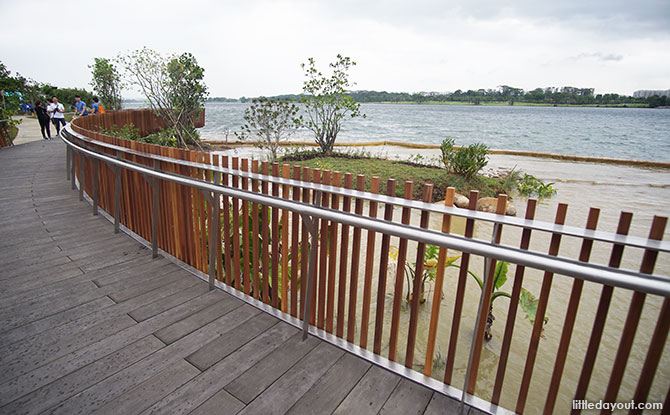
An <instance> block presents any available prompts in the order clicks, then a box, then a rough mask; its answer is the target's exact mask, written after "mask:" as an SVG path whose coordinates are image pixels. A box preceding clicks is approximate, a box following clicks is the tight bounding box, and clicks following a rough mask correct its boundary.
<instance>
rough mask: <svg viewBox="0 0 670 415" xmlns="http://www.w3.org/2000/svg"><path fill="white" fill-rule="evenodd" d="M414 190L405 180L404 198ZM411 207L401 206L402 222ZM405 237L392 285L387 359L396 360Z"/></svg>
mask: <svg viewBox="0 0 670 415" xmlns="http://www.w3.org/2000/svg"><path fill="white" fill-rule="evenodd" d="M413 191H414V183H413V182H410V181H406V182H405V193H404V197H405V199H408V200H411V199H412V193H413ZM411 213H412V212H411V209H410V208H408V207H403V208H402V219H401V220H402V224H403V225H409V221H410V219H411ZM407 243H408V241H407V239H400V242H399V244H398V262H397V264H396V276H395V285H394V287H393V311H392V315H391V335H390V340H389V360H391V361H394V362H395V361H396V352H397V347H398V331H399V329H400V306H401V305H402V292H403V289H404V288H403V285H404V283H405V262H406V261H407ZM408 289H409V288H408Z"/></svg>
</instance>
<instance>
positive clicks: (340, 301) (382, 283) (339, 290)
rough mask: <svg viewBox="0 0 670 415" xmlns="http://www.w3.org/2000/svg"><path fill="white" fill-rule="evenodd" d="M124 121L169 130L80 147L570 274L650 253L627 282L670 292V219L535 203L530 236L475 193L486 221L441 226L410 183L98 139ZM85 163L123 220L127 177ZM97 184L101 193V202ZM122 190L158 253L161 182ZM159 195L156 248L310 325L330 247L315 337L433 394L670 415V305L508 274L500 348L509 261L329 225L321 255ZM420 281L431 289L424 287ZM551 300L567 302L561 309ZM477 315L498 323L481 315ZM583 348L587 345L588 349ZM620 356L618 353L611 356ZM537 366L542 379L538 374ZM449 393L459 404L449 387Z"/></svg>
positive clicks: (239, 210) (139, 113)
mask: <svg viewBox="0 0 670 415" xmlns="http://www.w3.org/2000/svg"><path fill="white" fill-rule="evenodd" d="M125 123H133V124H134V125H135V126H136V127H138V128H139V129H140V131H141V132H142V133H143V134H146V133H150V132H153V131H155V129H156V128H159V127H160V125H159V122H158V121H157V120H156V118H155V117H154V116H153V115H152V114H151V112H150V111H146V110H136V111H122V112H108V113H106V114H103V115H98V116H95V117H83V118H79V119H77V120H75V121H74V122H73V123H72V129H73V130H74V131H75V132H76V133H78V134H81V135H82V136H84V137H85V139H83V138H82V137H79V139H74V138H73V139H74V141H75V142H77V143H78V145H80V146H83V147H87V148H90V149H93V150H94V151H97V152H100V153H104V154H108V155H111V156H113V157H118V158H121V159H123V160H127V161H129V162H132V163H136V164H139V165H144V166H147V167H150V168H153V169H156V170H160V171H164V172H167V173H173V174H179V175H181V176H186V177H191V178H195V179H199V180H202V181H207V182H211V183H215V184H218V185H223V186H232V187H234V188H239V189H244V190H248V191H251V192H260V193H262V194H266V195H272V196H275V197H278V198H284V199H289V200H292V201H296V202H302V203H306V204H312V205H318V206H321V207H322V208H323V209H334V210H338V211H341V212H349V213H351V214H354V215H357V216H367V217H371V218H379V219H383V220H385V221H393V222H397V223H402V224H405V225H408V226H413V227H415V228H417V229H421V228H423V229H429V228H431V227H433V228H434V227H435V225H434V224H432V223H431V220H432V221H433V222H434V221H435V220H436V219H437V221H438V230H439V231H441V232H443V233H445V234H455V233H460V234H462V235H463V236H464V238H465V239H466V240H469V239H474V238H476V237H477V236H481V235H490V238H491V242H490V243H491V244H492V245H501V244H502V245H505V244H508V245H511V244H512V243H510V242H509V240H511V239H514V238H517V239H516V240H517V241H519V242H514V244H516V246H517V247H518V249H519V251H522V252H538V253H542V254H545V255H546V254H548V256H551V257H557V258H562V257H563V256H561V255H559V248H560V247H561V243H562V241H565V240H568V239H569V240H572V241H573V244H572V245H574V246H575V247H576V248H575V249H574V251H578V256H576V257H574V258H566V260H572V261H578V262H579V263H581V264H590V263H591V262H592V261H591V253H592V251H593V250H594V243H595V244H596V246H597V248H598V249H599V250H600V251H601V252H606V254H607V255H608V256H609V261H607V263H606V264H603V267H604V269H607V270H610V271H617V272H619V271H618V269H619V268H620V266H621V264H622V257H623V255H624V252H625V253H626V254H628V253H629V251H635V252H638V254H636V256H635V255H634V257H635V258H636V259H635V260H636V261H637V259H638V258H639V259H640V261H639V262H638V266H639V268H638V270H635V271H634V272H633V271H623V270H622V271H620V272H622V273H623V274H622V275H631V276H633V277H635V278H639V277H640V275H649V277H648V278H649V279H650V281H651V280H655V281H657V282H658V281H659V279H660V281H662V282H664V283H667V284H669V285H670V278H668V277H667V268H665V269H663V272H666V275H665V276H658V275H652V274H653V272H654V268H655V265H656V263H657V260H658V258H659V256H660V257H661V258H662V259H661V261H663V262H662V264H664V267H665V264H668V261H667V259H668V258H667V252H668V251H669V250H670V247H669V245H668V244H667V243H665V242H658V241H660V240H661V239H662V238H663V234H664V233H665V227H666V223H667V218H665V217H660V216H657V217H655V218H654V220H653V223H652V225H651V230H650V232H649V236H648V238H633V237H627V236H625V235H627V234H628V233H629V229H630V225H631V220H632V215H631V214H630V213H622V214H621V217H620V219H619V224H618V227H617V228H616V231H615V232H616V233H611V234H610V233H605V232H600V233H598V232H599V231H596V230H595V229H596V226H597V222H598V217H599V210H598V209H595V208H592V209H591V210H590V211H589V214H588V218H587V221H586V226H585V227H584V229H577V228H575V227H568V226H566V225H565V222H566V212H567V209H568V206H567V205H565V204H559V206H558V210H557V212H556V215H555V220H554V224H553V225H552V224H547V223H543V222H538V221H535V220H534V217H535V212H536V207H537V202H536V201H535V200H533V199H530V200H528V204H527V206H526V210H525V212H526V213H525V218H524V219H523V220H521V219H520V220H518V221H516V222H515V221H512V220H509V219H507V220H506V219H501V218H504V216H497V215H492V214H482V213H481V212H477V213H475V212H474V210H475V206H476V202H477V197H478V194H477V192H476V191H473V192H471V193H470V195H469V196H470V207H469V210H470V212H471V213H467V212H463V213H461V214H459V216H461V217H457V216H455V215H453V214H447V213H435V212H436V211H437V212H451V213H453V212H454V210H453V209H451V210H449V209H442V208H441V207H439V206H437V207H434V208H430V209H428V208H427V207H426V206H429V205H427V204H422V203H416V202H414V204H412V203H404V202H403V201H402V199H398V198H394V197H391V196H393V195H394V194H395V193H394V190H395V187H396V186H403V188H404V194H405V195H408V198H411V194H412V189H413V183H411V182H405V183H395V181H394V180H389V181H388V182H387V183H386V189H387V195H386V196H388V197H385V196H384V195H377V193H378V191H379V187H380V181H379V178H377V177H372V178H368V177H364V176H363V175H354V174H352V173H344V174H343V173H340V172H332V171H327V170H324V171H322V170H319V169H310V168H306V167H299V166H289V165H279V164H277V163H274V164H269V163H267V162H261V163H259V162H258V161H257V160H251V161H250V160H247V159H239V158H237V157H228V156H218V155H212V154H209V153H202V152H198V151H189V150H181V149H175V148H167V147H160V146H155V145H150V144H145V143H140V142H133V141H126V140H122V139H118V138H114V137H109V136H105V135H103V134H100V133H99V132H97V129H98V126H103V127H104V128H109V127H110V126H111V125H112V124H116V125H123V124H125ZM114 146H118V148H116V147H114ZM122 149H127V150H122ZM156 156H160V157H158V158H156ZM184 162H190V163H184ZM193 163H198V164H193ZM74 164H75V169H76V174H77V177H78V178H79V180H80V181H81V182H82V183H83V188H84V190H85V191H86V193H88V194H89V195H91V197H94V196H95V197H96V198H97V200H98V202H99V205H100V207H101V208H102V209H104V210H105V211H107V212H109V213H110V214H113V212H114V194H115V185H116V183H115V174H114V171H113V169H112V168H109V167H108V166H107V165H105V164H104V163H99V166H98V167H96V165H97V164H98V163H97V162H94V161H92V160H90V159H89V158H87V157H81V156H80V155H79V154H75V158H74ZM207 166H220V167H224V168H227V169H230V170H222V171H223V173H222V174H219V173H221V172H222V171H221V170H217V169H216V168H213V169H208V168H207ZM82 167H83V169H84V170H83V171H82V170H81V169H82ZM231 171H234V172H238V173H237V174H235V173H231ZM226 172H228V173H226ZM247 172H251V173H260V174H261V175H262V176H259V175H247V174H245V173H247ZM82 173H83V174H82ZM96 177H97V189H98V190H97V194H96V195H94V192H95V186H93V181H94V180H96ZM121 178H122V183H121V210H120V220H121V223H123V224H124V225H125V226H126V227H127V228H128V229H130V230H131V231H132V232H135V233H136V234H138V235H140V236H141V237H142V238H144V239H146V240H148V241H151V240H152V208H154V206H153V202H152V187H151V184H150V182H149V181H147V180H146V179H145V178H143V177H142V175H140V174H139V173H136V172H132V171H128V170H123V171H122V172H121ZM272 178H283V179H293V181H288V180H285V181H280V180H274V179H272ZM366 181H369V182H370V188H371V192H369V193H365V192H364V189H365V184H366ZM314 185H321V186H314ZM158 186H159V189H160V191H159V198H158V207H157V209H158V213H159V214H158V220H159V222H158V234H157V241H158V247H159V248H160V249H161V250H163V251H165V252H167V253H169V254H170V255H173V256H174V257H176V258H178V259H179V260H181V261H183V262H185V263H186V264H188V265H190V266H192V267H194V268H196V269H198V270H200V271H202V272H205V273H206V272H208V267H209V265H210V261H214V262H213V264H212V265H213V266H214V267H215V269H216V278H217V279H218V280H220V281H221V282H223V283H224V284H227V285H229V286H231V287H234V288H235V289H237V290H239V291H241V292H243V293H244V294H246V295H248V296H250V297H253V298H255V299H257V300H259V301H262V302H263V303H265V304H268V305H270V306H272V307H274V308H277V309H279V310H281V311H282V312H284V313H287V314H289V315H291V316H294V317H298V318H302V317H304V316H303V306H304V304H305V294H306V291H307V290H306V287H305V286H304V284H302V282H303V281H306V275H307V272H308V261H307V260H306V258H307V253H308V252H309V250H310V246H311V244H312V243H318V249H317V251H316V252H317V260H316V261H317V262H316V263H317V273H316V275H315V278H314V279H313V280H312V287H311V288H312V293H314V297H313V298H314V300H313V301H312V302H311V308H310V309H309V310H308V313H309V315H308V317H309V319H310V323H311V324H312V325H314V326H316V327H317V328H319V329H322V330H323V331H324V332H325V333H328V334H332V335H334V336H336V337H338V338H341V339H344V340H346V341H347V342H349V343H352V344H356V345H358V346H359V347H360V348H362V349H365V350H369V351H371V352H373V353H374V354H376V355H379V356H381V357H383V358H386V359H388V360H389V361H390V362H398V363H400V364H403V365H404V366H405V367H407V368H411V369H414V370H416V371H417V372H419V373H422V374H423V375H425V379H426V382H427V383H428V384H430V383H431V381H429V379H430V378H432V379H438V380H439V382H441V383H442V384H444V385H451V386H454V387H455V388H457V389H460V388H462V389H464V390H465V391H466V392H467V396H470V397H472V396H477V397H479V398H481V399H483V400H484V401H487V402H490V403H491V404H492V405H491V406H490V407H486V405H484V408H483V409H488V410H491V411H495V410H498V409H499V406H500V407H505V408H510V409H513V410H514V411H515V412H518V413H524V412H529V413H534V412H540V411H543V412H544V413H552V412H554V411H558V412H566V411H569V410H570V409H569V408H570V404H571V402H570V400H571V399H578V400H581V399H587V398H588V399H591V400H597V399H603V400H605V401H608V402H615V401H617V400H624V399H635V400H636V401H638V402H646V401H665V403H666V411H668V410H670V404H668V399H669V398H668V396H670V395H669V394H668V388H669V387H670V372H669V368H670V356H669V353H670V351H669V350H668V342H667V336H668V330H669V328H670V299H669V298H668V297H667V296H662V295H653V294H646V293H645V292H644V291H632V290H627V289H623V288H616V289H615V287H613V286H611V285H603V284H598V283H594V282H588V281H587V282H585V281H584V280H582V279H578V278H572V277H570V276H559V275H554V274H553V273H552V272H549V271H546V270H541V269H540V270H536V269H529V268H527V267H524V266H515V264H509V273H510V278H511V277H512V275H511V274H512V273H513V287H512V289H511V292H509V293H507V294H508V295H507V297H508V298H509V301H508V304H507V308H506V309H505V310H504V312H503V313H500V314H499V316H500V315H502V316H504V317H505V318H504V319H503V318H499V321H498V322H497V324H496V330H495V335H496V337H495V338H494V340H493V341H491V342H488V341H487V339H486V338H485V337H486V336H485V333H486V332H487V330H490V329H491V327H490V326H491V323H492V320H491V317H492V313H491V314H489V313H488V312H486V311H489V310H493V306H492V305H491V304H492V301H493V299H495V298H492V297H496V294H494V292H498V291H499V290H498V289H499V288H500V287H494V285H493V284H494V280H495V278H494V277H495V273H496V269H497V268H499V267H497V266H496V265H497V264H496V260H494V259H490V258H489V259H482V258H481V257H476V256H475V255H471V254H469V253H467V252H454V251H448V250H447V249H445V248H440V249H439V250H437V251H435V250H434V249H433V248H432V247H430V246H426V244H424V243H418V242H416V241H412V240H411V239H398V238H396V237H392V236H390V235H387V234H377V233H376V232H372V231H369V230H365V229H362V228H358V227H355V226H349V225H343V224H341V223H337V222H332V221H327V220H324V219H321V220H319V221H318V222H317V224H318V235H319V236H318V241H313V240H310V238H309V232H308V229H307V226H305V224H304V222H303V219H302V218H301V215H300V214H299V212H289V211H284V210H279V209H271V208H269V207H267V206H264V205H262V204H258V203H250V202H248V201H246V200H240V199H236V198H230V197H220V196H218V197H215V198H214V200H215V203H219V206H220V207H221V209H220V212H221V216H220V217H217V218H213V217H212V215H213V211H214V209H212V205H211V204H210V203H208V202H207V198H206V196H207V195H203V194H202V193H201V192H200V191H198V190H196V189H193V188H189V187H186V186H183V185H179V184H175V183H171V182H167V181H160V182H159V185H158ZM329 186H330V187H329ZM424 189H425V190H424V194H423V201H424V202H429V201H430V200H431V198H432V186H431V185H426V186H425V188H424ZM356 191H358V192H356ZM453 197H454V191H453V189H451V188H450V189H448V190H447V193H446V195H445V201H444V205H445V206H447V207H450V206H452V203H453ZM505 201H506V196H504V195H502V196H501V197H499V198H498V206H497V207H498V213H502V212H504V208H505ZM432 206H434V205H432ZM431 209H432V211H431ZM212 221H216V224H217V225H216V228H217V229H218V232H220V237H218V238H215V239H216V240H217V242H216V246H215V247H213V251H211V252H215V256H214V257H213V258H212V257H210V247H209V237H208V236H209V233H208V232H209V229H210V225H211V223H212ZM456 228H459V230H456ZM503 228H504V229H505V231H506V233H510V235H511V236H510V237H508V238H507V241H508V242H505V241H504V240H503V239H502V233H503ZM486 237H487V238H488V237H489V236H486ZM480 239H481V238H480ZM536 240H537V241H538V242H542V241H544V244H542V243H540V244H539V246H542V249H546V251H545V252H539V249H537V248H533V246H532V243H531V242H533V241H536ZM427 249H428V250H431V249H432V252H433V253H434V252H437V254H436V256H437V258H436V261H429V260H428V259H427V258H428V257H427V253H426V252H427ZM594 266H597V265H594ZM512 271H513V272H512ZM412 273H413V274H414V275H416V276H419V278H412V277H411V274H412ZM472 273H474V274H478V275H479V276H481V277H487V278H480V280H483V281H482V284H483V285H484V287H483V288H482V289H481V290H480V289H479V287H478V286H477V284H476V283H475V280H474V279H473V278H472V276H471V274H472ZM425 275H428V276H429V277H430V276H432V277H430V278H427V282H428V283H429V285H430V290H425V286H424V285H425V284H426V281H424V278H423V276H425ZM558 280H560V281H558ZM559 283H560V284H559ZM526 284H528V285H529V286H531V287H535V289H536V290H537V291H536V292H535V294H536V297H535V298H534V299H533V298H532V297H528V293H529V291H528V290H526V289H525V288H524V287H525V285H526ZM552 288H553V289H555V290H558V294H555V295H554V297H551V299H552V302H550V293H551V292H552ZM425 291H430V292H432V295H429V293H424V292H425ZM482 292H483V295H480V293H482ZM520 301H530V302H531V303H532V302H533V301H534V306H535V307H536V314H535V316H534V318H533V320H532V324H529V322H528V321H527V320H525V319H524V317H523V316H522V315H521V314H520V312H519V307H518V306H517V304H519V302H520ZM477 302H479V303H480V304H481V305H482V306H481V307H480V309H483V310H485V312H480V313H478V314H477V305H478V304H477ZM498 304H500V303H496V305H498ZM621 304H623V306H621ZM549 308H551V309H552V310H558V311H555V312H553V314H552V315H551V320H550V323H547V320H546V317H547V316H548V309H549ZM498 309H499V308H498ZM643 309H644V310H643ZM497 313H499V312H497ZM623 315H625V318H624V317H623ZM557 316H559V318H557ZM487 320H488V321H487ZM503 320H504V321H503ZM555 320H560V321H555ZM487 326H488V329H487ZM575 333H578V335H575ZM612 336H614V337H612ZM576 341H579V342H580V343H579V345H578V346H577V345H576ZM418 345H420V346H418ZM605 349H607V350H608V352H603V350H605ZM612 351H614V352H612ZM608 353H609V354H608ZM537 367H540V368H541V370H536V368H537ZM568 372H569V376H566V375H565V373H568ZM592 379H597V381H592ZM432 382H434V381H432ZM445 390H446V391H447V393H451V392H449V388H446V389H445ZM566 400H567V402H566ZM479 406H480V407H482V405H479ZM579 412H580V411H579V410H576V411H574V412H573V413H579ZM632 413H638V411H632Z"/></svg>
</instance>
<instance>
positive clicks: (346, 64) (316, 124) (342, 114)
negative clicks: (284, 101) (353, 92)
mask: <svg viewBox="0 0 670 415" xmlns="http://www.w3.org/2000/svg"><path fill="white" fill-rule="evenodd" d="M354 65H356V62H354V61H352V60H351V59H350V58H349V57H343V56H342V55H339V54H338V55H337V60H336V61H335V62H333V63H331V64H330V67H331V68H332V74H331V75H330V76H325V75H323V74H322V73H321V72H320V71H318V70H317V69H316V66H315V61H314V58H309V60H308V62H307V64H305V63H303V64H302V65H301V66H302V69H303V71H304V72H305V77H306V78H307V79H306V80H305V81H304V84H303V88H302V90H303V93H304V94H303V96H302V102H303V104H304V105H305V112H306V114H307V118H306V120H305V121H303V123H302V125H304V126H305V127H307V128H308V129H310V130H311V131H312V132H314V138H315V140H316V143H317V144H318V145H319V147H320V148H321V151H323V152H324V153H328V152H330V151H332V150H333V145H334V144H335V139H336V138H337V134H338V133H339V132H340V129H341V128H342V123H343V122H344V120H345V119H346V118H348V117H350V118H354V117H359V116H363V117H365V114H361V111H360V105H359V104H358V103H356V102H355V101H354V100H353V98H351V97H350V96H349V95H346V89H347V88H349V87H351V86H353V85H355V84H353V83H351V82H349V73H348V71H349V68H350V67H352V66H354Z"/></svg>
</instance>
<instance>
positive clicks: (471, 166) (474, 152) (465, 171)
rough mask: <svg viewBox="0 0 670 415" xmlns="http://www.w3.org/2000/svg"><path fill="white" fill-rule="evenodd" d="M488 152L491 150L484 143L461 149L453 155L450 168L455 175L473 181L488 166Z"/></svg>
mask: <svg viewBox="0 0 670 415" xmlns="http://www.w3.org/2000/svg"><path fill="white" fill-rule="evenodd" d="M445 141H446V140H445ZM488 150H489V148H488V147H487V146H486V145H485V144H482V143H476V144H470V145H469V146H467V147H461V148H459V149H458V150H456V151H454V152H453V153H452V156H451V158H450V159H449V166H450V167H451V168H452V169H453V171H454V173H456V174H459V175H461V176H463V177H465V178H467V179H471V178H473V177H474V176H475V175H476V174H477V172H478V171H479V170H481V169H483V168H484V167H485V166H486V165H487V164H488V162H489V161H488V159H487V157H486V154H487V152H488Z"/></svg>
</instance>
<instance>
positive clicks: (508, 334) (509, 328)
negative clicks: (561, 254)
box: [491, 199, 537, 405]
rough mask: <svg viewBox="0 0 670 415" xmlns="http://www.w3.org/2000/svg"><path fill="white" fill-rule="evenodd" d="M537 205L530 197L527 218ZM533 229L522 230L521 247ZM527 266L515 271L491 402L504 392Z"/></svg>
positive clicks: (528, 218)
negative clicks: (503, 386)
mask: <svg viewBox="0 0 670 415" xmlns="http://www.w3.org/2000/svg"><path fill="white" fill-rule="evenodd" d="M536 206H537V200H536V199H528V202H527V204H526V216H525V218H526V220H533V219H534V218H535V208H536ZM530 235H531V229H530V228H524V229H523V231H522V232H521V243H520V245H519V247H520V249H522V250H524V251H525V250H528V247H529V246H530ZM525 270H526V267H524V266H523V265H517V266H516V271H515V272H514V285H513V287H512V297H511V298H510V301H509V309H508V311H507V322H506V323H505V334H504V335H503V342H502V347H501V348H500V359H499V361H498V370H497V372H496V380H495V384H494V386H493V394H492V397H491V402H493V403H494V404H496V405H498V403H499V402H500V393H501V392H502V385H503V381H504V379H505V371H506V369H507V359H508V357H509V350H510V346H511V344H512V335H513V334H514V322H515V321H516V313H517V305H518V304H519V297H520V296H521V288H522V284H523V276H524V273H525Z"/></svg>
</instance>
